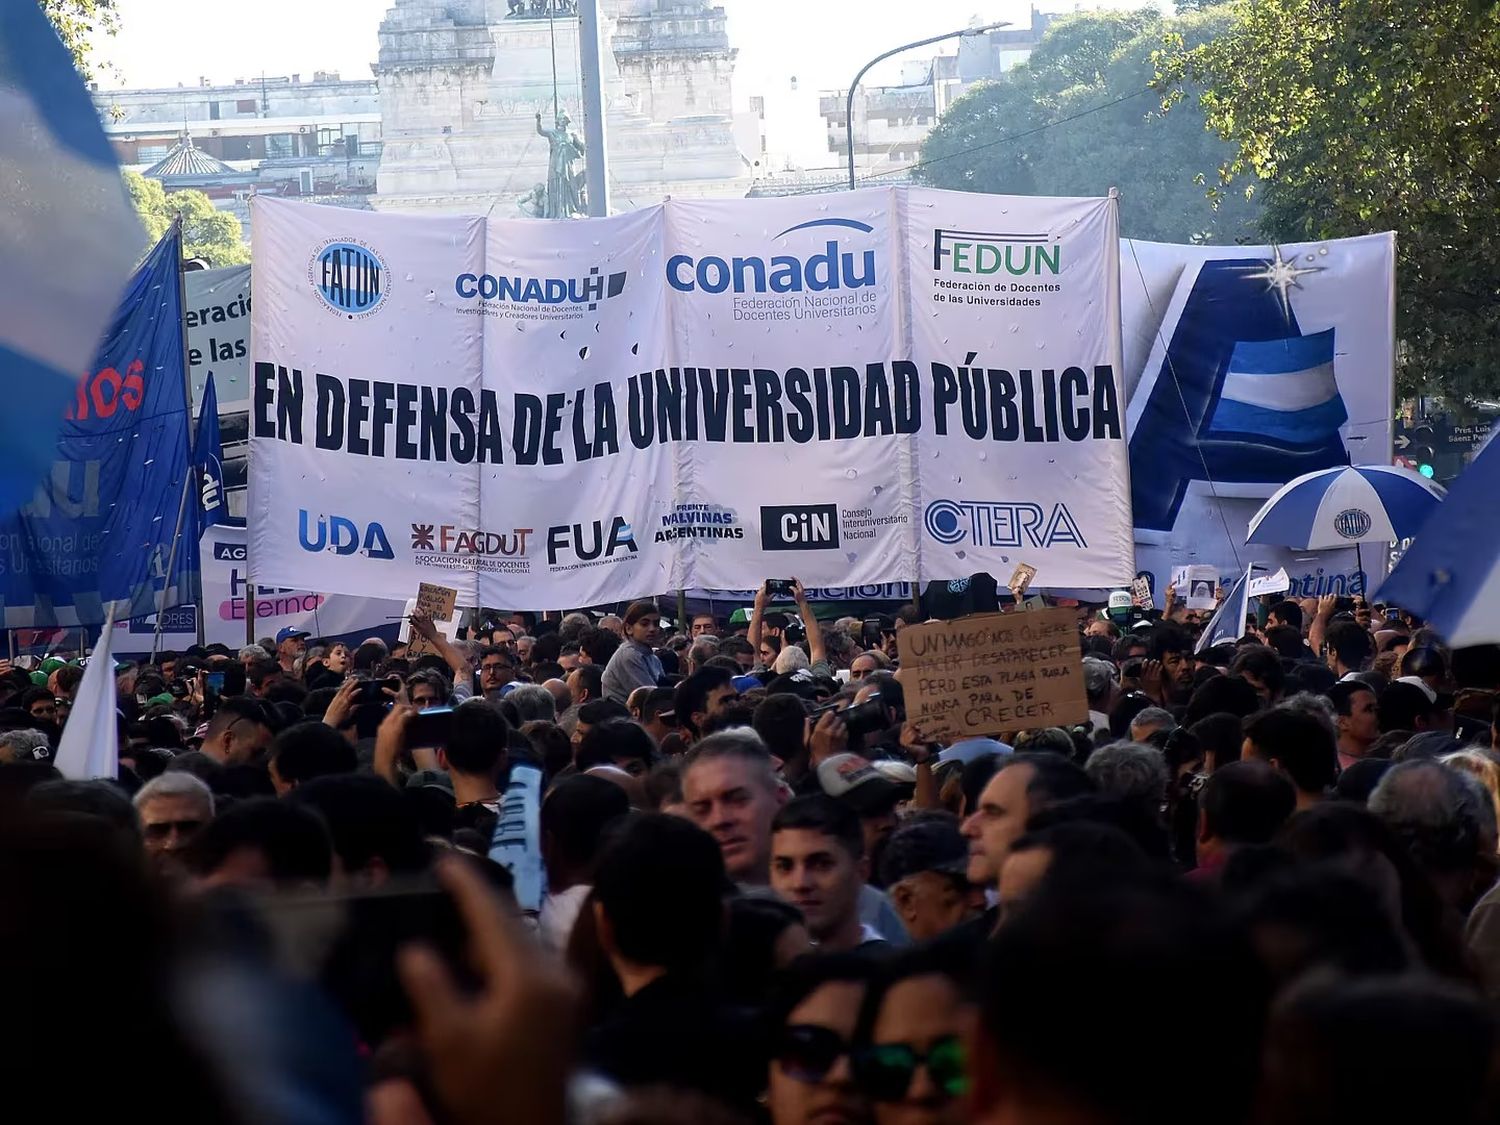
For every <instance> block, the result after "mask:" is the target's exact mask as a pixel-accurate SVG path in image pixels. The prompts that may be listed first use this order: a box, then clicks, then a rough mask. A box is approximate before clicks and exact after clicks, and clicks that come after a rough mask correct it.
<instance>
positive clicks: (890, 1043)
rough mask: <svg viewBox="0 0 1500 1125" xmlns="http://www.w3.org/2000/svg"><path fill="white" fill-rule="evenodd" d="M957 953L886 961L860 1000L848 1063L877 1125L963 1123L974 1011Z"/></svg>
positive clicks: (927, 952)
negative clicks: (967, 1043) (967, 1027)
mask: <svg viewBox="0 0 1500 1125" xmlns="http://www.w3.org/2000/svg"><path fill="white" fill-rule="evenodd" d="M958 956H959V954H958V952H957V951H956V950H954V951H949V950H946V949H944V948H942V947H936V948H926V949H922V950H918V951H915V952H913V953H911V954H908V955H907V956H905V957H902V958H900V959H898V960H896V961H893V962H891V963H890V964H889V965H887V966H886V968H885V971H884V972H882V973H881V975H880V976H879V977H878V978H877V979H876V981H875V983H874V984H873V985H872V986H871V987H870V989H869V990H868V992H867V993H866V995H865V1003H864V1008H863V1011H862V1012H861V1015H860V1030H859V1035H858V1041H857V1046H856V1048H855V1051H854V1053H853V1055H852V1056H851V1058H850V1062H851V1064H852V1067H853V1071H854V1081H855V1085H856V1086H857V1087H858V1088H859V1090H860V1092H861V1093H862V1094H864V1095H865V1097H867V1098H869V1100H870V1102H871V1103H872V1105H873V1106H874V1110H875V1125H960V1123H961V1122H963V1121H965V1120H966V1118H965V1116H964V1099H963V1095H964V1093H965V1092H966V1091H967V1090H968V1071H967V1057H966V1054H965V1051H964V1039H963V1036H964V1031H963V1029H964V1024H965V1021H966V1018H967V1015H968V1012H969V1009H970V1007H971V1005H970V1003H969V1001H968V999H967V996H968V992H967V991H966V989H965V986H964V982H963V981H962V980H961V974H960V973H959V972H958V971H957V970H956V968H955V964H956V960H957V957H958Z"/></svg>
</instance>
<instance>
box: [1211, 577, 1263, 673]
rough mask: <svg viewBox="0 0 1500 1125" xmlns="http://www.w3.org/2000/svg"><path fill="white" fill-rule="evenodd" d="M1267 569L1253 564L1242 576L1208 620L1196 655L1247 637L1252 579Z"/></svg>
mask: <svg viewBox="0 0 1500 1125" xmlns="http://www.w3.org/2000/svg"><path fill="white" fill-rule="evenodd" d="M1265 569H1266V568H1265V567H1263V566H1256V565H1255V564H1253V563H1252V564H1251V565H1250V566H1249V567H1248V568H1247V569H1246V570H1245V573H1244V574H1242V575H1240V577H1239V579H1238V580H1237V581H1236V582H1235V584H1234V586H1233V587H1231V588H1230V591H1229V595H1228V596H1227V597H1226V598H1225V599H1224V600H1223V601H1222V602H1220V603H1219V608H1218V609H1217V610H1215V611H1214V615H1213V616H1212V617H1210V618H1209V619H1208V624H1207V625H1205V626H1204V627H1203V633H1202V635H1201V636H1200V637H1199V638H1198V646H1197V647H1196V648H1195V649H1193V651H1194V652H1195V653H1198V652H1203V651H1205V650H1206V649H1211V648H1213V647H1214V645H1222V644H1230V643H1233V642H1234V641H1237V640H1239V639H1240V638H1241V637H1243V636H1244V635H1245V620H1246V618H1248V617H1249V616H1250V579H1251V577H1252V576H1253V575H1254V573H1255V572H1257V571H1260V572H1264V571H1265Z"/></svg>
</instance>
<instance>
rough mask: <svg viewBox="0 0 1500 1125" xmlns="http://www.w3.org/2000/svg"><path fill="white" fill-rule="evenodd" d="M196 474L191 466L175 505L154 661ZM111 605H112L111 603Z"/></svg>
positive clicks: (157, 616) (153, 646)
mask: <svg viewBox="0 0 1500 1125" xmlns="http://www.w3.org/2000/svg"><path fill="white" fill-rule="evenodd" d="M194 476H196V474H195V473H194V471H193V466H192V465H191V464H189V465H188V467H187V472H186V473H185V474H184V475H183V481H182V499H181V500H179V501H178V503H177V528H176V530H175V531H173V532H172V549H171V550H169V551H168V552H167V571H166V574H164V575H163V576H162V581H161V601H160V602H159V603H158V604H157V607H156V632H155V633H154V634H153V635H152V637H151V659H152V660H155V659H156V653H157V650H158V649H159V648H161V629H162V624H163V621H162V618H163V617H164V616H165V615H166V612H167V590H168V589H170V588H171V585H172V571H173V570H175V569H176V567H177V544H178V543H180V542H181V541H182V522H183V520H184V519H186V518H187V504H188V497H189V496H190V495H192V492H193V478H194ZM111 604H113V603H111Z"/></svg>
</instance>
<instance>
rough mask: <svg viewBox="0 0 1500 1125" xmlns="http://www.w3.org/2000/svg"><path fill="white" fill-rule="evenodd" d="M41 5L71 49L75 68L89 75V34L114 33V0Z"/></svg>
mask: <svg viewBox="0 0 1500 1125" xmlns="http://www.w3.org/2000/svg"><path fill="white" fill-rule="evenodd" d="M21 2H22V3H24V2H25V0H21ZM41 5H42V11H44V12H46V13H47V18H48V19H50V20H51V21H52V26H53V27H55V28H57V35H58V38H59V39H61V40H62V42H63V46H64V47H66V48H67V49H68V50H69V51H71V52H73V65H74V66H76V67H77V68H78V73H80V74H82V75H83V76H84V77H85V78H91V77H92V76H93V68H92V66H91V65H90V62H89V51H90V43H89V37H90V36H91V35H93V34H94V33H95V32H96V31H99V32H103V33H104V34H106V35H113V34H114V33H115V31H116V29H117V28H118V26H119V14H118V13H117V12H116V11H115V6H114V3H113V0H41Z"/></svg>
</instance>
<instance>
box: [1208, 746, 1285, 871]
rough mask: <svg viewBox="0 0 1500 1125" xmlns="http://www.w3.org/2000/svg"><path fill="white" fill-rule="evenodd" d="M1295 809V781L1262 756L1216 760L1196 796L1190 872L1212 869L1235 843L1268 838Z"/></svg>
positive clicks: (1220, 862)
mask: <svg viewBox="0 0 1500 1125" xmlns="http://www.w3.org/2000/svg"><path fill="white" fill-rule="evenodd" d="M1296 809H1297V791H1296V789H1295V787H1294V786H1293V785H1292V783H1291V781H1290V780H1289V779H1288V778H1287V776H1286V775H1285V774H1283V773H1281V772H1280V771H1279V770H1277V769H1274V768H1273V767H1271V766H1269V765H1267V764H1266V763H1265V762H1229V763H1228V764H1227V765H1223V766H1220V767H1219V768H1218V769H1217V770H1215V771H1214V772H1213V773H1212V774H1211V775H1210V776H1209V779H1208V782H1207V784H1205V785H1204V786H1203V795H1202V797H1201V798H1200V799H1199V805H1198V841H1197V857H1198V866H1197V869H1196V871H1195V873H1194V875H1195V877H1197V878H1205V877H1208V876H1210V875H1212V874H1213V873H1215V872H1217V871H1218V870H1219V869H1220V868H1221V867H1223V866H1224V863H1225V861H1226V860H1228V858H1229V855H1230V853H1231V852H1232V851H1233V850H1234V849H1235V848H1238V847H1242V846H1244V845H1246V844H1269V843H1270V842H1271V839H1272V837H1274V836H1275V835H1276V830H1277V829H1279V828H1280V827H1281V826H1282V825H1283V824H1285V823H1286V822H1287V820H1288V819H1290V818H1291V815H1292V813H1294V812H1295V811H1296Z"/></svg>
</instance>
